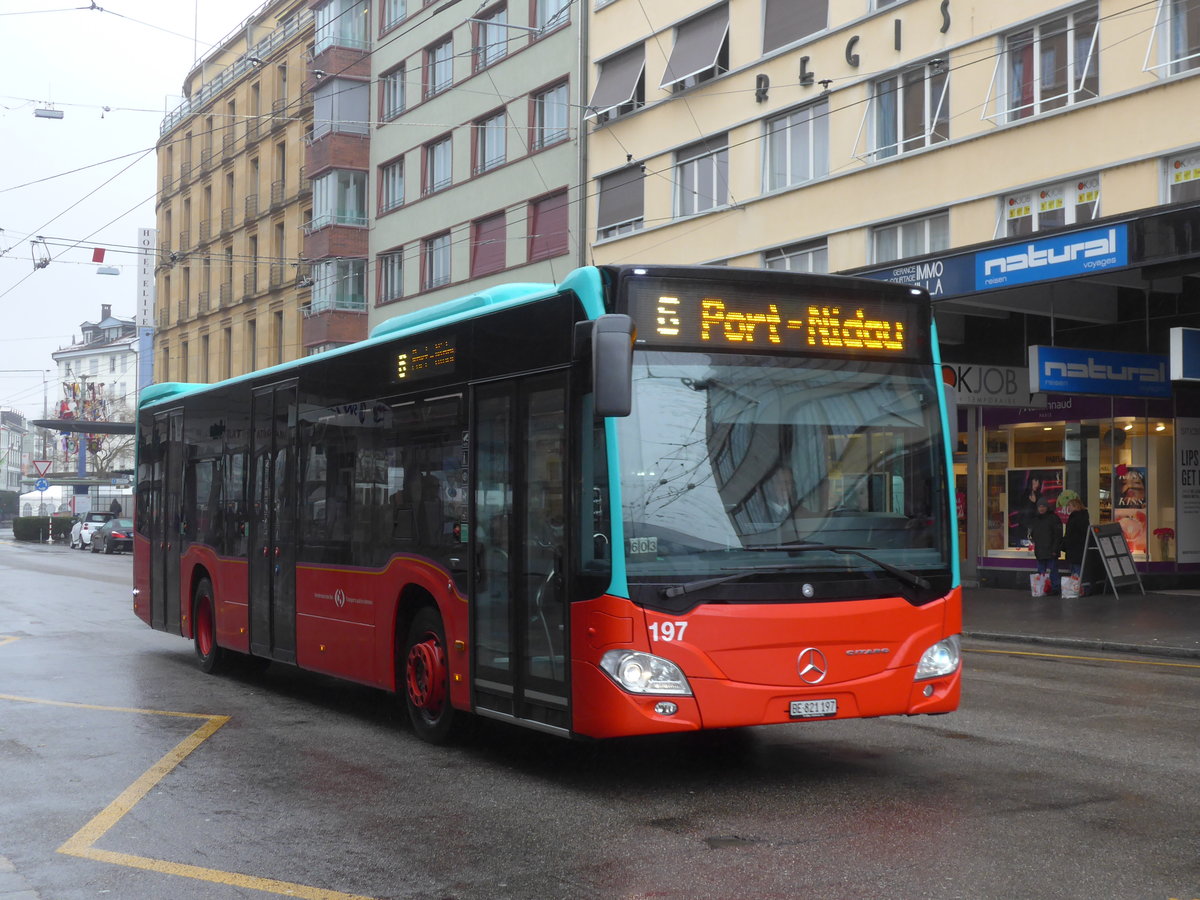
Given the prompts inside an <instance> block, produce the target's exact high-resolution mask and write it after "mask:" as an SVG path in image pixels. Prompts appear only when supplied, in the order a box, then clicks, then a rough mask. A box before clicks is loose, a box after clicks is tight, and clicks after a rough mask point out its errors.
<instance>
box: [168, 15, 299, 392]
mask: <svg viewBox="0 0 1200 900" xmlns="http://www.w3.org/2000/svg"><path fill="white" fill-rule="evenodd" d="M312 35H313V17H312V14H311V12H309V10H308V8H307V3H305V2H304V0H268V2H267V3H265V4H263V5H262V6H261V7H259V8H258V10H256V11H255V12H254V13H253V14H252V15H251V16H250V17H249V18H248V19H246V20H245V22H243V23H242V25H240V26H239V27H238V28H237V29H235V30H234V31H233V32H232V33H231V34H230V35H229V36H228V37H227V38H225V39H224V40H222V41H221V42H219V43H218V45H217V46H216V47H215V48H214V49H213V50H212V51H211V52H209V53H208V55H206V56H205V57H204V58H203V59H202V60H200V62H198V63H197V64H196V66H195V67H194V68H193V69H192V71H191V72H190V73H189V74H188V76H187V78H186V80H185V81H184V85H183V92H184V95H185V96H186V98H187V99H186V100H185V101H184V102H183V104H181V105H180V106H179V107H178V108H177V109H175V110H174V111H173V112H171V113H170V114H169V115H168V116H167V117H166V118H165V119H164V120H163V123H162V128H161V137H160V139H159V142H158V170H159V177H160V179H161V187H160V190H159V195H158V207H157V208H158V214H157V219H158V236H159V259H158V266H157V271H156V288H157V303H156V322H155V325H156V328H157V330H156V334H155V340H154V347H155V350H154V352H155V372H154V378H155V380H156V381H198V382H208V381H216V380H219V379H221V378H228V377H230V376H233V375H239V374H242V373H244V372H248V371H251V370H253V369H256V368H260V367H262V366H266V365H271V364H274V363H278V362H283V361H285V360H290V359H295V358H296V357H298V356H300V355H302V349H301V341H300V323H301V315H302V314H301V309H302V307H304V306H306V305H307V304H308V301H309V293H310V291H309V280H310V279H309V272H308V270H307V267H306V266H305V265H304V262H303V259H302V257H301V242H302V240H303V233H304V229H305V227H306V225H307V222H308V220H309V219H310V218H311V206H312V204H311V191H310V186H309V181H308V178H307V176H306V174H305V173H304V171H303V169H302V167H301V163H300V158H299V157H300V154H301V148H302V147H303V139H304V136H305V134H306V132H307V131H308V130H309V129H310V128H311V122H312V94H311V93H309V92H307V91H305V90H304V85H303V82H304V79H305V70H306V66H307V62H308V57H309V54H310V53H311V49H312V47H311V44H312Z"/></svg>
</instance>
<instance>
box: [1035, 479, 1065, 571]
mask: <svg viewBox="0 0 1200 900" xmlns="http://www.w3.org/2000/svg"><path fill="white" fill-rule="evenodd" d="M1029 538H1030V540H1032V541H1033V558H1034V559H1036V560H1037V570H1038V574H1039V575H1045V574H1047V573H1049V575H1050V589H1049V590H1048V591H1046V593H1047V594H1057V593H1058V592H1059V580H1058V554H1059V553H1060V552H1061V550H1062V541H1063V524H1062V520H1061V519H1060V518H1059V517H1058V514H1057V513H1055V512H1053V511H1052V510H1051V509H1050V502H1049V501H1048V500H1046V499H1045V498H1044V497H1039V498H1038V501H1037V514H1036V515H1035V516H1034V517H1033V521H1032V522H1031V523H1030V524H1029Z"/></svg>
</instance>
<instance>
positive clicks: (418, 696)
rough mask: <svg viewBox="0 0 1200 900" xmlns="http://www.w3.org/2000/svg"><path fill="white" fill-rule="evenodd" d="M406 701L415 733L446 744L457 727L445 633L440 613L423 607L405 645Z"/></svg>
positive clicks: (433, 741)
mask: <svg viewBox="0 0 1200 900" xmlns="http://www.w3.org/2000/svg"><path fill="white" fill-rule="evenodd" d="M403 690H404V700H405V705H406V706H407V707H408V717H409V719H411V720H412V724H413V730H415V731H416V733H417V736H418V737H419V738H421V739H422V740H425V741H429V742H430V743H433V744H440V743H443V742H444V741H446V740H447V739H448V738H449V737H450V734H451V730H452V728H453V726H454V707H453V706H451V705H450V667H449V665H448V663H447V654H446V630H445V628H444V627H443V626H442V618H441V616H439V615H438V613H437V610H435V609H433V608H432V607H428V606H426V607H424V608H423V609H421V610H420V611H419V612H418V613H417V615H416V616H415V617H414V618H413V621H412V625H410V626H409V629H408V639H407V640H406V641H405V643H404V688H403Z"/></svg>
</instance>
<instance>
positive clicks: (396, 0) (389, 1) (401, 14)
mask: <svg viewBox="0 0 1200 900" xmlns="http://www.w3.org/2000/svg"><path fill="white" fill-rule="evenodd" d="M407 15H408V9H407V3H406V2H405V0H384V3H383V30H384V31H387V30H388V29H389V28H393V27H394V26H396V25H398V24H400V23H401V22H402V21H404V18H405V16H407Z"/></svg>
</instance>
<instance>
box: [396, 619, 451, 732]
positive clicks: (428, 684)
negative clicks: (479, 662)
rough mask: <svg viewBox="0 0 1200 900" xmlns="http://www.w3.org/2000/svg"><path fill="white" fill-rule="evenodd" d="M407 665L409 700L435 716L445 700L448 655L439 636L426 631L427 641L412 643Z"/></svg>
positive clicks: (418, 707)
mask: <svg viewBox="0 0 1200 900" xmlns="http://www.w3.org/2000/svg"><path fill="white" fill-rule="evenodd" d="M406 668H407V672H406V681H407V683H408V699H409V700H410V701H411V702H412V705H413V706H415V707H416V708H417V709H421V710H424V711H425V712H427V713H429V714H430V715H433V716H436V715H437V714H438V713H439V712H440V711H441V709H442V704H443V703H444V702H445V700H446V655H445V653H444V652H443V651H442V645H441V642H440V641H439V640H438V638H437V635H435V634H432V633H430V632H426V634H425V638H424V640H421V641H419V642H417V643H416V644H413V646H412V649H411V650H409V651H408V665H407V666H406Z"/></svg>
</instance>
